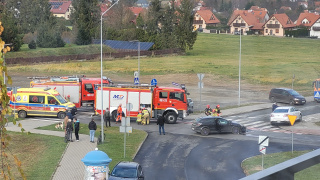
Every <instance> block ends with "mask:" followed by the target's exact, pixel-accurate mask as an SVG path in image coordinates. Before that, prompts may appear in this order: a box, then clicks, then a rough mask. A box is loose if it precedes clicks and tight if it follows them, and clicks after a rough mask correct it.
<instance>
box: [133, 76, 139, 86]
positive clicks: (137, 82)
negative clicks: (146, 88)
mask: <svg viewBox="0 0 320 180" xmlns="http://www.w3.org/2000/svg"><path fill="white" fill-rule="evenodd" d="M138 84H139V78H137V77H136V78H134V85H138Z"/></svg>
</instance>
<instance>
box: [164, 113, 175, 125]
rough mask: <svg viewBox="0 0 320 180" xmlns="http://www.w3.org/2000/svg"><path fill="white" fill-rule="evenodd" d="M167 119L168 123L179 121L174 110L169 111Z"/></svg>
mask: <svg viewBox="0 0 320 180" xmlns="http://www.w3.org/2000/svg"><path fill="white" fill-rule="evenodd" d="M166 121H167V123H168V124H175V123H176V122H177V115H176V113H174V112H169V113H167V115H166Z"/></svg>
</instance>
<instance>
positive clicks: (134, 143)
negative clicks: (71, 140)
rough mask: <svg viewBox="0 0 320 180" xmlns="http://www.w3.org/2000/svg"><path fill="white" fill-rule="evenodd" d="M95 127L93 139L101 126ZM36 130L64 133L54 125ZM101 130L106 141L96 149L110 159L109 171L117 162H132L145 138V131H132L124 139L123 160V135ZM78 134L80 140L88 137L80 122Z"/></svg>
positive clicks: (115, 131)
mask: <svg viewBox="0 0 320 180" xmlns="http://www.w3.org/2000/svg"><path fill="white" fill-rule="evenodd" d="M97 127H98V128H97V130H96V133H95V137H98V136H99V135H100V131H101V129H100V127H101V126H100V125H98V126H97ZM38 129H43V130H53V131H64V130H61V129H56V128H55V124H52V125H49V126H44V127H39V128H38ZM103 130H104V132H105V134H106V140H105V141H104V143H103V144H100V145H98V149H99V150H101V151H103V152H105V153H107V154H108V156H109V157H110V158H111V159H112V161H111V163H110V164H109V168H110V170H112V169H113V167H114V166H115V165H116V164H117V163H118V162H119V161H132V160H133V158H134V155H135V153H136V152H137V150H138V148H139V146H140V145H141V144H142V142H143V140H144V139H145V138H146V136H147V133H146V132H145V131H141V130H136V129H133V130H132V131H133V132H132V133H130V134H129V136H127V137H126V157H125V158H124V146H123V143H124V134H123V133H120V132H119V127H108V128H105V127H104V128H103ZM79 134H80V135H79V136H80V138H81V134H87V135H89V129H88V125H87V124H81V122H80V130H79Z"/></svg>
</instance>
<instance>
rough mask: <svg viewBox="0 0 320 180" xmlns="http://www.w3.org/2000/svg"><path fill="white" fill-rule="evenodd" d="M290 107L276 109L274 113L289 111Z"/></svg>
mask: <svg viewBox="0 0 320 180" xmlns="http://www.w3.org/2000/svg"><path fill="white" fill-rule="evenodd" d="M288 111H289V109H276V110H274V111H273V113H287V112H288Z"/></svg>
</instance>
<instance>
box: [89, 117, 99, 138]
mask: <svg viewBox="0 0 320 180" xmlns="http://www.w3.org/2000/svg"><path fill="white" fill-rule="evenodd" d="M88 128H89V130H90V142H92V143H94V133H95V132H96V130H97V124H96V122H94V119H93V118H91V121H90V123H89V125H88Z"/></svg>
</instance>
